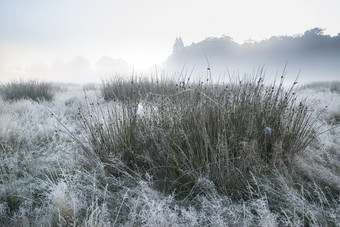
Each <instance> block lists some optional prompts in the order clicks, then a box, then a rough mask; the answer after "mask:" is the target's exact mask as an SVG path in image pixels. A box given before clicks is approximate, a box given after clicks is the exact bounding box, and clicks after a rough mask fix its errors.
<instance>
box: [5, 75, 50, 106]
mask: <svg viewBox="0 0 340 227" xmlns="http://www.w3.org/2000/svg"><path fill="white" fill-rule="evenodd" d="M1 93H2V96H3V98H4V100H6V101H16V100H20V99H31V100H34V101H37V102H40V101H44V100H46V101H51V100H52V99H53V96H54V88H53V86H52V84H50V83H47V82H41V81H36V80H29V81H23V80H20V81H13V82H9V83H7V84H4V85H2V89H1Z"/></svg>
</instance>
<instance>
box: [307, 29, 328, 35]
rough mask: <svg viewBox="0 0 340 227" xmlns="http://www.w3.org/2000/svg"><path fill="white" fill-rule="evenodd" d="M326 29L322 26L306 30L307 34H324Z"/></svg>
mask: <svg viewBox="0 0 340 227" xmlns="http://www.w3.org/2000/svg"><path fill="white" fill-rule="evenodd" d="M324 30H325V29H322V28H313V29H310V30H307V31H305V36H317V35H323V31H324Z"/></svg>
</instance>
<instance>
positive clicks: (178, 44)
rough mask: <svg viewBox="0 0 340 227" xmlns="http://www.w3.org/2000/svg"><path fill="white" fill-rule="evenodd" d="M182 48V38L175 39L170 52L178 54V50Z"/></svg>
mask: <svg viewBox="0 0 340 227" xmlns="http://www.w3.org/2000/svg"><path fill="white" fill-rule="evenodd" d="M183 48H184V44H183V41H182V38H181V37H177V38H176V40H175V43H174V45H173V47H172V50H173V52H174V53H175V52H178V51H179V50H181V49H183Z"/></svg>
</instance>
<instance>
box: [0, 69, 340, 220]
mask: <svg viewBox="0 0 340 227" xmlns="http://www.w3.org/2000/svg"><path fill="white" fill-rule="evenodd" d="M284 79H285V78H284V75H282V76H280V77H279V78H277V79H276V80H275V81H274V82H273V81H272V80H269V79H268V78H267V76H264V75H263V72H262V71H259V72H258V73H257V74H256V75H252V76H244V77H236V78H235V79H229V80H226V81H219V82H213V81H212V79H211V78H210V77H207V78H202V79H201V80H195V81H194V80H192V78H190V77H185V76H184V77H179V78H166V77H162V76H160V77H157V76H155V77H137V76H131V77H129V78H111V79H106V80H103V81H102V83H101V84H85V85H75V84H55V83H49V82H40V81H25V80H21V81H13V82H9V83H6V84H2V86H1V88H0V94H1V98H0V113H1V114H0V226H339V223H340V222H339V220H340V137H339V135H340V127H339V125H340V83H339V82H338V81H332V82H315V83H312V84H305V85H300V84H299V81H295V82H293V83H292V84H291V85H289V86H286V85H285V83H284Z"/></svg>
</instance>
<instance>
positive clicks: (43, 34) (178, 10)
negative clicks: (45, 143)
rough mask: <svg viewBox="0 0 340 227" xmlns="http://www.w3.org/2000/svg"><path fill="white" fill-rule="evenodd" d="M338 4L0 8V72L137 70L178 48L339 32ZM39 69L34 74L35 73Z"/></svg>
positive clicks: (177, 0) (99, 2) (22, 1)
mask: <svg viewBox="0 0 340 227" xmlns="http://www.w3.org/2000/svg"><path fill="white" fill-rule="evenodd" d="M339 12H340V1H339V0H323V1H320V0H284V1H283V0H256V1H254V0H224V1H223V0H209V1H208V0H205V1H204V0H124V1H123V0H121V1H118V0H58V1H56V0H0V71H1V68H2V71H4V70H11V69H23V71H24V70H25V69H27V68H30V67H31V68H32V67H33V68H34V66H37V65H38V66H39V64H40V66H41V67H43V66H44V67H46V65H47V66H48V67H50V66H51V64H53V62H55V61H56V59H57V60H58V61H65V62H69V61H71V60H72V59H73V58H74V57H75V56H81V57H83V58H85V59H87V60H88V61H89V63H90V64H91V65H94V64H95V63H96V61H98V60H99V59H100V58H101V57H102V56H110V57H112V58H122V59H124V60H126V61H127V63H128V64H129V66H130V67H134V68H137V69H145V68H147V67H150V66H152V65H154V64H161V63H162V62H164V61H165V60H166V58H167V56H169V55H170V54H171V52H172V46H173V44H174V41H175V39H176V37H178V36H181V37H182V40H183V42H184V45H190V44H191V43H192V42H199V41H202V40H204V39H205V38H207V37H221V36H223V35H227V36H230V37H231V38H233V40H235V41H236V42H238V43H243V42H244V41H246V40H248V39H252V40H256V41H260V40H263V39H266V38H270V37H271V36H275V35H277V36H278V35H295V34H301V33H303V32H304V31H306V30H308V29H311V28H314V27H320V28H324V29H325V34H330V35H332V36H334V35H337V34H338V33H339V32H340V14H339ZM38 68H39V67H38Z"/></svg>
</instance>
